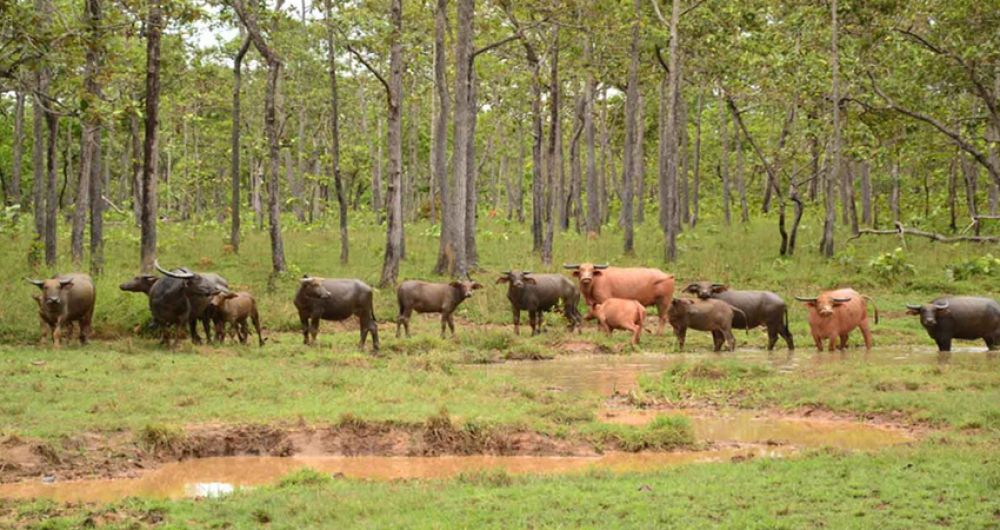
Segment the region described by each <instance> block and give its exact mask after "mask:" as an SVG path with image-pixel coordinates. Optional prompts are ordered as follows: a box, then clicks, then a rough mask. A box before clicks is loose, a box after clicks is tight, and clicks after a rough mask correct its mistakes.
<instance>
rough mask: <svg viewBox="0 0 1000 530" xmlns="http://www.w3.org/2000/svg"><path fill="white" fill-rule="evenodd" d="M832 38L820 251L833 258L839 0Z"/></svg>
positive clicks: (832, 10) (833, 5) (834, 8)
mask: <svg viewBox="0 0 1000 530" xmlns="http://www.w3.org/2000/svg"><path fill="white" fill-rule="evenodd" d="M830 18H831V21H832V23H831V30H830V31H831V38H830V70H831V72H832V75H831V83H830V85H831V88H832V90H831V98H832V99H833V131H832V134H833V139H832V140H831V142H830V143H831V145H830V164H829V166H830V171H829V172H828V174H827V179H826V192H825V194H824V195H825V203H826V217H825V218H824V220H823V240H822V241H821V242H820V252H821V253H822V254H823V255H824V256H826V257H828V258H832V257H833V253H834V243H833V229H834V225H835V224H836V222H837V204H836V193H837V191H836V190H837V188H836V186H837V181H838V180H839V177H840V79H839V77H840V64H839V57H838V49H837V33H838V31H839V30H838V28H837V0H831V3H830Z"/></svg>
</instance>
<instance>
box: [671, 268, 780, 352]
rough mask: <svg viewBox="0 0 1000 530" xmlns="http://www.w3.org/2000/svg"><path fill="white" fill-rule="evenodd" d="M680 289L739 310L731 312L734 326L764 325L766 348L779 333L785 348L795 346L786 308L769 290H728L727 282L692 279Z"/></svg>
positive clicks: (742, 327)
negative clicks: (720, 301) (692, 281)
mask: <svg viewBox="0 0 1000 530" xmlns="http://www.w3.org/2000/svg"><path fill="white" fill-rule="evenodd" d="M684 292H686V293H692V294H695V295H698V298H701V299H702V300H708V299H709V298H715V299H718V300H722V301H723V302H726V303H727V304H729V305H731V306H733V307H735V308H737V309H739V310H740V311H743V313H740V312H739V311H734V312H733V327H734V328H737V329H749V328H755V327H757V326H765V327H767V349H768V351H771V350H773V349H774V344H775V343H776V342H778V337H779V336H780V337H781V338H783V339H785V343H786V344H787V345H788V349H789V350H794V349H795V342H794V341H793V340H792V332H791V331H790V330H789V329H788V307H787V306H786V305H785V301H784V300H782V299H781V297H780V296H778V295H776V294H774V293H772V292H771V291H730V290H729V286H728V285H724V284H721V283H712V282H694V283H692V284H690V285H688V286H687V287H685V288H684ZM744 315H746V317H745V318H744Z"/></svg>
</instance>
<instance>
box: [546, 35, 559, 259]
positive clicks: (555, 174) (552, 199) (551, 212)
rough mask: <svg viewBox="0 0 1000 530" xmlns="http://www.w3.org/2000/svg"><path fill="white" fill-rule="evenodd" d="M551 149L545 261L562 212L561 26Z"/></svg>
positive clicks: (555, 39)
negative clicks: (560, 187)
mask: <svg viewBox="0 0 1000 530" xmlns="http://www.w3.org/2000/svg"><path fill="white" fill-rule="evenodd" d="M549 64H550V67H551V68H550V70H549V152H548V170H547V171H546V173H547V180H548V194H547V195H546V199H545V211H546V212H548V223H547V224H546V225H545V239H544V241H543V242H542V263H543V264H545V265H551V264H552V239H553V237H554V232H555V224H556V223H557V222H559V218H560V213H559V211H558V209H559V207H558V205H557V204H556V203H558V202H561V201H560V200H559V192H560V190H559V186H558V181H559V173H560V169H561V168H562V139H561V137H560V136H561V135H560V130H561V129H562V127H561V124H560V120H559V97H560V92H561V90H560V84H559V83H560V82H559V26H558V25H553V27H552V58H551V61H550V62H549Z"/></svg>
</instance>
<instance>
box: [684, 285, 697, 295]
mask: <svg viewBox="0 0 1000 530" xmlns="http://www.w3.org/2000/svg"><path fill="white" fill-rule="evenodd" d="M684 292H685V293H697V292H698V284H696V283H692V284H690V285H688V286H687V287H685V288H684Z"/></svg>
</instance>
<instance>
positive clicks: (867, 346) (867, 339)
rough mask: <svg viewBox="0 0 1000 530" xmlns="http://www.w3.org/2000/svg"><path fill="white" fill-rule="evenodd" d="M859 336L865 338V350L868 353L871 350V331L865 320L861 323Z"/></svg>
mask: <svg viewBox="0 0 1000 530" xmlns="http://www.w3.org/2000/svg"><path fill="white" fill-rule="evenodd" d="M861 335H862V336H864V338H865V349H866V350H869V351H870V350H871V349H872V330H871V327H870V326H869V325H868V320H867V319H866V320H862V321H861Z"/></svg>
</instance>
